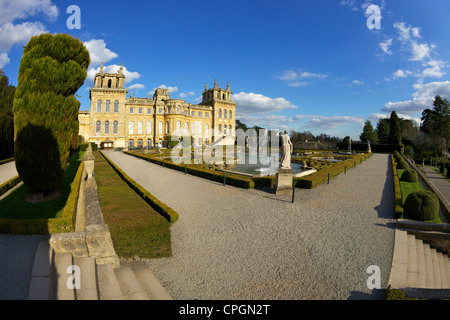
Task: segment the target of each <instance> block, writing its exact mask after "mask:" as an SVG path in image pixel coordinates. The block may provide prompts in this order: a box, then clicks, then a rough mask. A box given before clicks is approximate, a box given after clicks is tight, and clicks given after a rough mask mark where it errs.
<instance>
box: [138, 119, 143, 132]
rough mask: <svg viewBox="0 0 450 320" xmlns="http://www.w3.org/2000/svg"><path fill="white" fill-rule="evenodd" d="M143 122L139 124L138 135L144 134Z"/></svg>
mask: <svg viewBox="0 0 450 320" xmlns="http://www.w3.org/2000/svg"><path fill="white" fill-rule="evenodd" d="M142 126H143V125H142V122H141V121H139V122H138V134H142V132H143V129H142Z"/></svg>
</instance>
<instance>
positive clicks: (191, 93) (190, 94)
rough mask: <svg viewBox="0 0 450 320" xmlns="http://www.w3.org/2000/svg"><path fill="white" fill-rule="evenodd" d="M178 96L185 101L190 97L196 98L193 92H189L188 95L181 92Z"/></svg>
mask: <svg viewBox="0 0 450 320" xmlns="http://www.w3.org/2000/svg"><path fill="white" fill-rule="evenodd" d="M178 96H179V97H180V98H181V99H185V98H187V97H190V96H195V92H193V91H191V92H188V93H185V92H181V93H180V94H179V95H178Z"/></svg>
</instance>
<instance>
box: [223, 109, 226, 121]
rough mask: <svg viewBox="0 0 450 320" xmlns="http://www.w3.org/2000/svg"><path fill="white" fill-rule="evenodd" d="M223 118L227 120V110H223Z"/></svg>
mask: <svg viewBox="0 0 450 320" xmlns="http://www.w3.org/2000/svg"><path fill="white" fill-rule="evenodd" d="M223 118H224V119H226V118H227V110H223Z"/></svg>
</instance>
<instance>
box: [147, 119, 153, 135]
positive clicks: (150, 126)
mask: <svg viewBox="0 0 450 320" xmlns="http://www.w3.org/2000/svg"><path fill="white" fill-rule="evenodd" d="M147 134H152V123H151V122H150V121H149V122H147Z"/></svg>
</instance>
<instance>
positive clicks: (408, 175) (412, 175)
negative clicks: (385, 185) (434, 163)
mask: <svg viewBox="0 0 450 320" xmlns="http://www.w3.org/2000/svg"><path fill="white" fill-rule="evenodd" d="M400 180H401V181H406V182H417V181H419V177H418V176H417V172H416V170H414V169H406V170H405V171H404V172H403V174H402V176H401V178H400Z"/></svg>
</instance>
